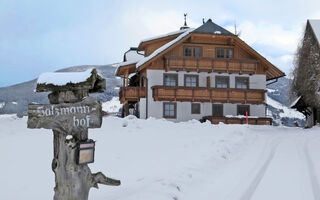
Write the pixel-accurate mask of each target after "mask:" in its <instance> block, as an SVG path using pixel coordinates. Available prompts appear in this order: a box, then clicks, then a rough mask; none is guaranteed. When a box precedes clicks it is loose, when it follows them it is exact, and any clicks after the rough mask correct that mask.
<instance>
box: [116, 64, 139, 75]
mask: <svg viewBox="0 0 320 200" xmlns="http://www.w3.org/2000/svg"><path fill="white" fill-rule="evenodd" d="M135 72H136V63H134V64H129V65H123V66H119V67H118V68H117V71H116V76H124V75H126V74H131V73H135Z"/></svg>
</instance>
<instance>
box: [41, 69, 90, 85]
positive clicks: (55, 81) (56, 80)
mask: <svg viewBox="0 0 320 200" xmlns="http://www.w3.org/2000/svg"><path fill="white" fill-rule="evenodd" d="M91 71H92V69H88V70H86V71H84V72H46V73H43V74H41V75H40V76H39V78H38V80H37V84H47V85H48V84H52V85H66V84H67V83H81V82H84V81H86V80H87V79H88V78H89V77H90V76H91Z"/></svg>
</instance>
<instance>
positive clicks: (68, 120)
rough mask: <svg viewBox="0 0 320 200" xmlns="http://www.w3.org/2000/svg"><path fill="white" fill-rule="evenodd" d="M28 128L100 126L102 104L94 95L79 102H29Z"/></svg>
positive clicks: (70, 128) (69, 129) (71, 128)
mask: <svg viewBox="0 0 320 200" xmlns="http://www.w3.org/2000/svg"><path fill="white" fill-rule="evenodd" d="M28 116H29V118H28V128H45V129H61V128H64V129H65V128H67V129H68V132H69V131H71V130H74V131H75V129H82V128H100V127H101V123H102V117H101V116H102V107H101V104H100V103H99V102H98V101H97V100H95V99H94V98H92V97H87V98H85V99H84V100H83V101H81V102H79V103H61V104H46V105H44V104H29V107H28Z"/></svg>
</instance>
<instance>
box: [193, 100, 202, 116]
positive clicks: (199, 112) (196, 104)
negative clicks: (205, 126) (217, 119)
mask: <svg viewBox="0 0 320 200" xmlns="http://www.w3.org/2000/svg"><path fill="white" fill-rule="evenodd" d="M193 106H199V110H196V111H195V110H194V109H193ZM194 111H195V112H194ZM191 114H193V115H199V114H201V104H200V103H191Z"/></svg>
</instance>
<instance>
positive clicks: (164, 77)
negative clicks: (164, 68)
mask: <svg viewBox="0 0 320 200" xmlns="http://www.w3.org/2000/svg"><path fill="white" fill-rule="evenodd" d="M167 76H174V77H175V79H176V85H175V86H171V85H166V84H165V83H166V77H167ZM178 78H179V76H178V74H170V73H164V74H163V86H166V87H176V86H178Z"/></svg>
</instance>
